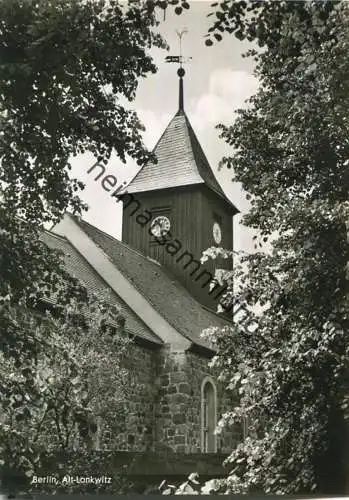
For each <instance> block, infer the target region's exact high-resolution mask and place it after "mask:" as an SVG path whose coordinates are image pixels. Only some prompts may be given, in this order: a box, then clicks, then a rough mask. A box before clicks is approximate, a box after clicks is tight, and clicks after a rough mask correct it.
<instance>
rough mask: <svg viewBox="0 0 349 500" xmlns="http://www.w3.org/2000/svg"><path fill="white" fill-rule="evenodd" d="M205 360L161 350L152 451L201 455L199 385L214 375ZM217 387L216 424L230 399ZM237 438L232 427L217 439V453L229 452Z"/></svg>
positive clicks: (237, 433) (167, 349)
mask: <svg viewBox="0 0 349 500" xmlns="http://www.w3.org/2000/svg"><path fill="white" fill-rule="evenodd" d="M208 363H209V359H208V358H205V357H203V356H201V355H198V354H195V353H191V352H186V353H183V352H171V351H170V349H169V348H164V349H162V350H161V352H160V353H159V358H158V363H157V380H158V386H159V390H158V395H157V398H156V405H155V408H156V411H155V450H166V449H167V450H173V451H175V452H178V453H200V452H201V385H202V382H203V380H204V378H205V377H207V376H211V377H212V378H213V380H214V381H215V374H214V373H213V372H212V370H211V369H210V368H209V367H208ZM215 385H216V388H217V422H218V420H219V418H220V416H221V414H222V413H223V412H224V411H225V410H226V409H227V408H229V407H231V405H232V401H231V397H230V396H229V395H228V394H226V393H224V392H223V390H222V387H220V386H219V384H218V383H217V382H216V381H215ZM240 439H241V432H239V429H238V428H236V427H234V428H232V429H230V430H229V431H226V432H224V434H222V435H219V436H217V451H218V452H221V453H229V452H230V451H231V450H232V447H233V446H234V445H235V444H236V443H237V442H238V440H240Z"/></svg>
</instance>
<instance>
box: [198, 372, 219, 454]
mask: <svg viewBox="0 0 349 500" xmlns="http://www.w3.org/2000/svg"><path fill="white" fill-rule="evenodd" d="M216 392H217V391H216V386H215V385H214V383H213V380H212V379H211V378H210V377H206V378H205V379H204V380H203V382H202V385H201V451H202V452H203V453H215V452H216V451H217V437H216V435H215V429H216V425H217V393H216Z"/></svg>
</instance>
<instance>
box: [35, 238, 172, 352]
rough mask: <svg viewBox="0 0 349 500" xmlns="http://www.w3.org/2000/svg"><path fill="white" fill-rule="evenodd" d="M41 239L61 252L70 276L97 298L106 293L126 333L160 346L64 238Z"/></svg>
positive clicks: (157, 340) (130, 310)
mask: <svg viewBox="0 0 349 500" xmlns="http://www.w3.org/2000/svg"><path fill="white" fill-rule="evenodd" d="M41 239H42V241H43V242H44V243H45V244H46V245H47V246H48V247H50V248H53V249H55V250H60V251H62V252H63V256H64V263H65V267H66V270H67V272H68V273H69V274H70V275H71V276H73V277H75V278H78V279H79V280H80V281H81V282H82V283H83V284H84V285H85V286H86V287H87V288H88V290H90V291H91V292H92V293H95V294H96V295H97V297H98V296H102V294H103V295H104V294H105V293H108V295H109V296H110V297H111V300H112V301H113V305H116V306H118V307H119V309H120V313H121V315H122V316H123V317H124V318H125V329H126V331H128V332H130V333H132V334H133V335H136V336H138V337H140V338H142V339H145V340H147V341H150V342H152V343H154V344H158V345H161V344H162V341H161V340H160V339H159V338H158V337H157V336H156V335H155V334H154V333H153V332H152V331H151V330H150V329H149V328H148V327H147V326H146V325H145V324H144V323H143V322H142V320H141V319H140V318H138V316H137V315H136V314H135V313H134V312H133V311H132V309H131V308H130V307H129V306H128V305H127V304H125V303H124V302H123V301H122V300H121V299H120V297H118V296H117V295H116V294H115V293H114V292H113V291H112V290H111V289H110V287H109V286H108V285H107V284H106V283H104V281H103V280H102V278H101V277H100V276H99V275H98V274H97V273H96V271H95V270H94V269H93V268H92V267H91V266H90V265H89V263H88V262H86V260H85V259H84V257H83V256H82V255H81V254H80V253H79V252H77V250H76V249H75V248H74V247H73V246H72V245H71V244H70V242H69V241H68V240H67V239H66V238H63V237H62V236H58V235H56V234H52V233H51V232H48V231H45V232H44V233H43V234H42V236H41Z"/></svg>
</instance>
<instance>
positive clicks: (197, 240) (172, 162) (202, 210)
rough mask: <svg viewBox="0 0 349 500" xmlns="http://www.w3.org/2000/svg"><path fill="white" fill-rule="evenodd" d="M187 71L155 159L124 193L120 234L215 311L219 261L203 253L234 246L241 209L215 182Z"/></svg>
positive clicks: (182, 71) (180, 79)
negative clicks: (187, 92)
mask: <svg viewBox="0 0 349 500" xmlns="http://www.w3.org/2000/svg"><path fill="white" fill-rule="evenodd" d="M184 75H185V72H184V69H183V68H182V67H180V68H179V69H178V76H179V106H178V111H177V113H176V114H175V116H174V117H173V118H172V120H171V121H170V123H169V124H168V126H167V127H166V129H165V131H164V133H163V134H162V136H161V138H160V139H159V141H158V143H157V144H156V146H155V148H154V151H153V152H154V154H155V156H156V159H157V161H156V162H152V163H148V164H146V165H145V166H144V167H143V168H142V169H141V170H140V171H139V173H138V174H137V175H136V176H135V178H134V179H133V180H132V181H131V183H130V184H129V186H128V187H127V190H126V192H125V194H123V195H122V201H123V205H124V210H123V233H122V239H123V241H124V242H125V243H127V244H129V245H130V246H131V247H133V248H135V249H137V250H138V251H139V252H141V253H142V254H144V255H146V256H148V257H149V258H151V259H153V260H155V261H157V262H159V263H160V264H161V265H162V266H164V267H165V269H166V270H168V272H169V273H170V274H171V275H172V276H173V277H174V278H176V279H177V280H179V281H180V282H181V283H182V285H184V286H185V288H186V289H187V290H188V291H189V292H190V293H191V294H192V295H193V296H194V297H195V298H196V299H197V300H198V301H199V302H200V303H201V304H203V305H204V306H207V307H209V308H211V309H214V310H216V308H217V299H216V296H217V294H216V293H210V288H209V284H210V282H211V280H212V276H213V275H214V271H215V265H216V266H217V262H216V263H215V261H210V262H209V263H207V264H205V265H202V264H201V263H200V257H201V254H202V252H203V251H204V250H206V249H207V248H209V247H212V246H219V247H223V248H225V249H228V250H232V249H233V216H234V215H235V214H236V213H238V210H237V209H236V207H235V206H234V205H233V203H232V202H231V201H230V200H229V199H228V198H227V197H226V196H225V194H224V192H223V190H222V188H221V187H220V185H219V183H218V182H217V180H216V178H215V175H214V174H213V172H212V170H211V167H210V165H209V163H208V161H207V158H206V156H205V154H204V152H203V150H202V148H201V145H200V143H199V141H198V139H197V137H196V135H195V133H194V130H193V128H192V126H191V124H190V122H189V120H188V117H187V115H186V113H185V110H184V94H183V77H184ZM217 267H223V266H217ZM141 272H142V270H141V269H140V273H141ZM217 286H218V285H217ZM215 290H218V288H216V289H215Z"/></svg>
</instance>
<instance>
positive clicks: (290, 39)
mask: <svg viewBox="0 0 349 500" xmlns="http://www.w3.org/2000/svg"><path fill="white" fill-rule="evenodd" d="M252 4H253V5H252ZM250 8H252V9H254V10H255V11H256V12H254V16H251V15H249V14H248V12H251V10H248V9H250ZM224 12H229V14H230V15H231V17H230V16H228V18H229V19H230V27H231V28H232V29H233V32H234V34H235V36H238V38H241V39H242V40H244V39H245V38H248V37H250V39H251V40H255V41H256V42H258V43H259V45H260V46H262V47H264V51H263V52H262V51H261V52H259V53H256V52H253V53H250V56H252V57H255V58H256V63H257V64H256V76H257V77H258V78H259V81H260V83H261V86H260V90H259V91H258V93H257V94H256V95H255V96H253V97H252V98H251V99H250V101H249V107H248V108H247V109H245V110H241V111H238V118H237V119H236V120H235V122H234V126H233V127H232V126H230V127H228V126H220V130H221V137H222V138H223V139H224V140H226V142H227V143H228V144H229V145H230V146H232V147H233V148H234V155H232V156H231V157H230V158H224V159H223V162H222V163H223V165H226V166H227V168H233V171H234V180H235V181H238V182H240V183H241V184H242V186H243V187H244V189H245V190H246V191H247V192H248V193H249V196H251V201H253V204H252V206H251V209H250V211H249V212H248V214H247V215H246V216H245V217H244V223H245V225H247V226H248V227H250V228H254V229H257V230H258V236H257V237H256V243H257V246H258V244H259V245H260V247H262V249H263V244H265V243H268V245H269V252H263V251H262V250H261V251H260V252H256V253H255V254H252V255H241V256H240V262H238V263H236V265H235V263H234V265H235V270H234V298H235V300H236V302H237V303H238V304H240V305H245V306H249V307H252V308H254V310H257V311H258V310H259V311H260V312H259V313H258V314H254V313H253V312H252V311H249V314H250V315H251V317H253V319H254V321H255V322H256V324H258V328H257V330H256V332H255V334H253V333H251V332H248V331H246V330H245V331H244V330H243V329H242V328H238V326H236V327H235V328H233V329H232V331H231V332H229V335H228V334H227V332H226V331H222V332H219V331H215V332H214V337H215V345H217V347H218V354H217V356H216V357H215V360H214V365H215V367H216V368H217V369H218V370H219V371H220V373H221V378H222V379H223V380H225V382H226V385H227V387H229V388H230V389H232V390H233V392H234V393H235V394H236V393H237V392H239V393H240V395H241V399H240V401H239V404H238V405H237V407H235V408H233V409H232V411H230V412H229V413H227V414H226V415H224V416H223V419H222V423H221V425H222V426H224V425H226V426H229V425H231V422H232V421H240V422H241V421H242V420H243V419H245V418H247V419H248V420H249V422H250V423H251V430H250V436H249V438H248V439H246V440H245V441H244V442H243V443H241V445H239V446H238V447H237V449H235V450H234V451H233V452H232V454H231V457H230V459H229V462H230V463H231V465H232V472H231V474H230V475H229V477H228V478H227V480H226V481H225V484H226V488H227V492H233V491H236V490H235V489H234V488H236V487H237V485H238V487H239V488H240V491H244V490H247V491H255V489H258V490H260V491H263V492H265V493H280V492H281V493H289V494H291V493H296V492H300V491H302V492H305V491H309V492H310V491H313V490H314V488H315V487H316V488H317V491H319V492H322V493H324V492H328V493H332V492H334V491H339V489H338V490H336V488H339V486H338V485H341V486H340V487H342V483H341V481H342V476H341V472H342V471H341V465H340V464H341V463H342V456H343V453H344V451H343V449H342V448H341V443H339V440H336V439H335V438H334V437H333V436H334V434H335V433H336V431H335V429H336V427H337V426H338V428H341V429H343V419H344V416H345V415H344V413H343V408H344V409H345V410H346V408H347V405H346V404H345V405H344V407H343V408H342V409H341V406H342V405H343V399H344V395H345V394H346V392H347V378H346V376H345V373H346V371H347V367H348V362H349V357H348V356H349V349H348V341H347V340H348V339H347V332H348V331H349V322H348V319H349V318H348V314H347V312H345V311H347V310H348V306H349V303H348V300H349V299H348V296H349V293H348V292H349V286H348V280H347V279H346V276H345V269H346V268H347V263H348V261H349V248H348V240H347V227H346V225H347V221H348V218H349V206H348V192H349V175H348V168H347V159H348V155H349V149H348V141H347V137H348V126H347V124H346V120H347V118H346V116H347V113H348V104H349V101H348V96H349V86H348V83H347V82H348V79H347V75H348V74H349V73H348V71H349V67H348V59H347V55H346V54H347V42H346V41H344V40H347V39H348V35H349V13H348V7H347V5H346V4H345V3H344V2H343V3H338V2H323V3H321V5H320V4H318V3H314V2H308V3H299V2H284V3H281V2H280V3H278V4H277V5H276V4H275V3H274V4H273V9H271V3H270V2H263V3H262V2H250V3H249V4H247V5H246V4H245V5H243V4H242V3H239V2H237V3H235V4H232V5H231V8H230V10H229V11H228V10H227V9H223V11H222V12H220V14H219V16H217V19H218V21H221V26H223V19H226V17H224ZM234 23H235V24H234ZM226 31H227V30H226ZM211 33H216V27H215V29H214V30H212V31H211ZM345 82H346V83H345ZM344 89H345V90H344ZM229 280H231V277H229ZM247 297H248V299H247ZM241 363H244V369H243V370H242V368H241ZM258 374H259V375H260V376H259V377H258V376H257V375H258ZM343 432H344V431H343ZM326 468H331V472H329V470H327V471H326V478H331V479H328V480H327V479H324V478H325V476H324V470H326ZM327 474H328V475H327ZM233 478H234V479H233ZM326 481H328V482H326ZM315 485H316V486H315Z"/></svg>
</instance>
